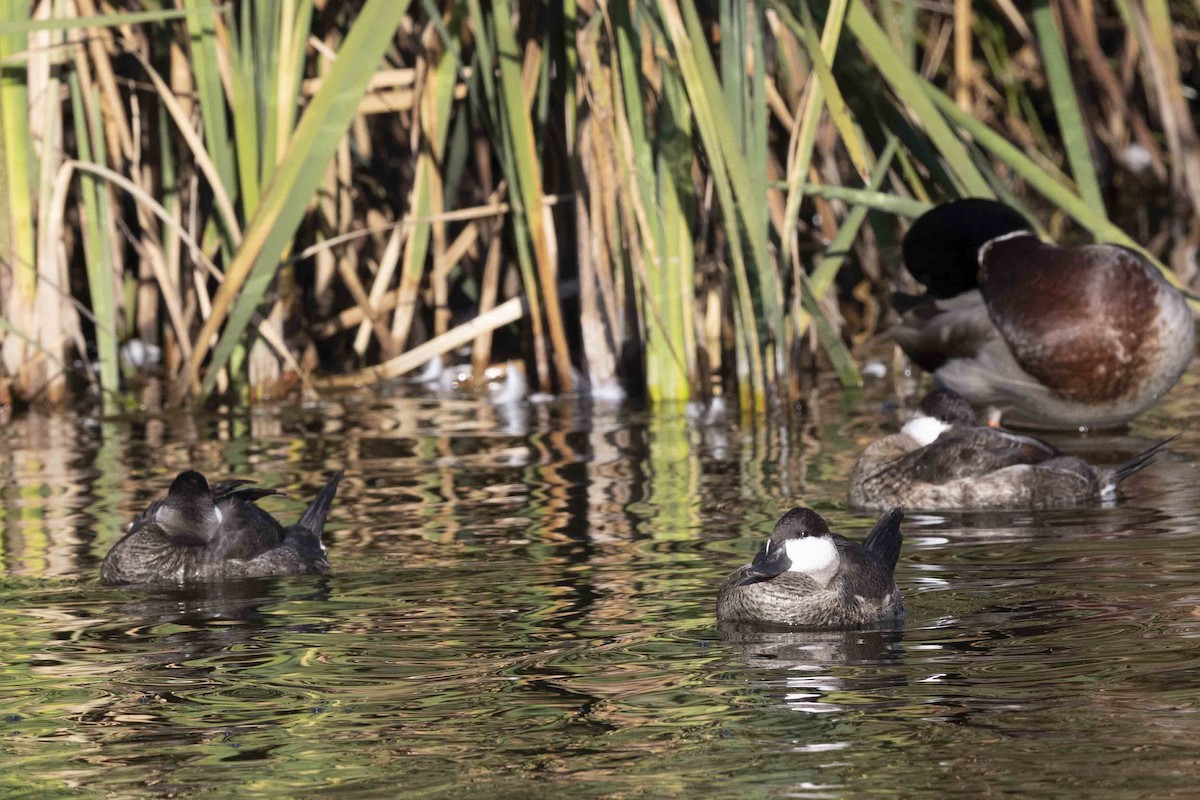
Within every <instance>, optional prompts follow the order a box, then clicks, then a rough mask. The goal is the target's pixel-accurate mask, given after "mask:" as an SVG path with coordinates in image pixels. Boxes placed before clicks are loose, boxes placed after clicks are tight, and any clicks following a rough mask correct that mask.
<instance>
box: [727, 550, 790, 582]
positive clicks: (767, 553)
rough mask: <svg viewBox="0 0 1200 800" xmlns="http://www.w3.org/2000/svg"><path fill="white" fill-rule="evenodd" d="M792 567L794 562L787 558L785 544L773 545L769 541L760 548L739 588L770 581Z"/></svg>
mask: <svg viewBox="0 0 1200 800" xmlns="http://www.w3.org/2000/svg"><path fill="white" fill-rule="evenodd" d="M791 566H792V561H791V559H789V558H788V557H787V550H786V549H785V548H784V546H783V543H782V542H778V543H772V542H771V540H770V539H767V543H766V544H764V545H763V546H762V547H761V548H759V550H758V553H757V554H756V555H755V556H754V560H753V561H751V562H750V566H749V567H747V568H746V577H744V578H743V579H742V580H741V582H740V583H738V586H748V585H750V584H752V583H758V582H759V581H769V580H771V578H774V577H775V576H776V575H779V574H780V573H782V572H787V571H788V569H789V568H790V567H791Z"/></svg>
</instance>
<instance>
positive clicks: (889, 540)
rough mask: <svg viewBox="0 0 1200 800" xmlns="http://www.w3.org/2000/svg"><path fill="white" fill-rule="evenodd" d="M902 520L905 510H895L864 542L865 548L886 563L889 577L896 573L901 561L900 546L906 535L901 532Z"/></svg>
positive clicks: (885, 515)
mask: <svg viewBox="0 0 1200 800" xmlns="http://www.w3.org/2000/svg"><path fill="white" fill-rule="evenodd" d="M902 519H904V509H903V508H893V509H892V510H891V511H888V512H886V513H885V514H884V515H883V516H882V517H880V518H879V521H878V522H876V523H875V527H874V528H872V529H871V532H870V533H868V534H867V538H866V539H865V540H864V541H863V547H864V548H865V549H866V550H867V551H868V552H870V553H872V554H874V555H875V556H876V557H877V558H878V559H879V560H880V561H882V562H883V563H884V565H885V566H886V567H887V570H888V574H889V575H890V574H891V573H893V572H895V571H896V562H897V561H899V560H900V545H901V544H903V543H904V535H903V534H902V533H901V532H900V520H902Z"/></svg>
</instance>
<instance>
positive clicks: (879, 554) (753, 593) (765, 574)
mask: <svg viewBox="0 0 1200 800" xmlns="http://www.w3.org/2000/svg"><path fill="white" fill-rule="evenodd" d="M903 517H904V512H903V511H902V510H901V509H899V508H895V509H892V510H891V511H889V512H888V513H886V514H884V515H883V516H882V517H880V519H879V521H878V522H877V523H876V524H875V527H874V528H873V529H872V530H871V532H870V534H868V535H867V538H866V539H865V540H864V541H863V543H862V544H859V543H858V542H853V541H850V540H849V539H847V538H845V537H844V536H839V535H838V534H836V533H832V532H831V531H830V530H829V526H828V525H827V524H825V520H823V519H822V518H821V515H820V514H818V513H817V512H815V511H813V510H811V509H808V508H793V509H792V510H791V511H789V512H787V513H786V514H784V515H783V516H782V517H781V518H780V519H779V522H777V523H775V530H774V531H773V532H772V533H771V537H770V538H769V539H767V542H766V544H764V545H763V546H762V548H761V549H760V550H759V551H758V554H757V555H755V557H754V561H752V562H751V563H749V564H747V565H746V566H744V567H741V568H739V569H736V570H734V572H733V573H732V574H731V575H730V576H729V577H728V578H726V579H725V582H724V583H723V584H721V588H720V590H719V591H718V593H717V620H718V621H719V622H730V623H752V624H765V625H786V626H790V627H795V628H806V629H809V630H822V629H823V630H830V629H846V628H861V627H864V626H867V625H873V624H875V623H879V622H884V621H887V620H894V619H897V618H899V617H901V616H902V615H903V614H904V603H903V600H902V598H901V596H900V590H899V589H898V588H897V587H896V582H895V580H894V579H893V577H892V573H893V572H894V571H895V569H896V561H897V559H898V558H899V557H900V545H901V543H902V542H903V540H904V537H903V536H902V535H901V533H900V520H901V519H902V518H903Z"/></svg>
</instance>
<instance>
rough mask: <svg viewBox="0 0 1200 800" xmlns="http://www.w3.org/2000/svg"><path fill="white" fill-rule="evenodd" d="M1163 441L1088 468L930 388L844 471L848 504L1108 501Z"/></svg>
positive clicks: (1022, 505) (941, 506)
mask: <svg viewBox="0 0 1200 800" xmlns="http://www.w3.org/2000/svg"><path fill="white" fill-rule="evenodd" d="M1169 441H1170V440H1167V441H1166V442H1160V443H1159V444H1157V445H1155V446H1154V447H1151V448H1150V449H1148V450H1146V451H1144V452H1142V453H1140V454H1138V455H1137V456H1134V457H1133V458H1132V459H1130V460H1129V461H1127V462H1126V463H1124V464H1121V465H1120V466H1118V467H1094V466H1092V465H1091V464H1088V463H1087V462H1086V461H1084V460H1083V459H1081V458H1076V457H1075V456H1067V455H1063V454H1062V453H1061V452H1060V451H1059V450H1058V449H1057V448H1056V447H1054V446H1053V445H1051V444H1049V443H1048V442H1044V441H1042V440H1041V439H1037V438H1035V437H1032V436H1023V435H1021V434H1017V433H1013V432H1012V431H1008V430H1005V429H1004V428H991V427H986V426H981V425H978V424H976V422H975V414H974V412H973V411H972V410H971V406H970V405H969V404H968V403H967V401H966V400H965V399H963V398H962V397H960V396H959V395H958V394H956V393H955V392H953V391H951V390H949V389H937V390H935V391H933V392H930V393H929V394H928V395H927V396H926V397H925V399H924V400H922V401H921V405H920V407H919V408H918V410H917V413H916V414H915V415H914V416H913V418H912V419H911V420H909V421H908V422H907V423H906V424H905V425H904V427H903V428H901V430H900V432H899V433H895V434H892V435H891V436H885V437H884V438H882V439H880V440H879V441H876V442H872V443H871V444H870V445H869V446H868V447H867V449H866V450H864V451H863V454H862V455H861V456H859V459H858V463H856V464H855V465H854V471H853V472H852V473H851V475H850V503H851V504H852V505H854V506H856V507H858V508H870V509H883V508H890V507H892V506H896V505H902V506H904V507H906V508H919V509H925V510H930V511H938V510H967V509H1002V508H1010V509H1044V508H1064V507H1071V506H1081V505H1088V504H1094V503H1098V502H1100V501H1102V500H1112V499H1115V498H1116V496H1117V487H1118V486H1119V485H1120V483H1121V481H1123V480H1125V479H1126V478H1128V477H1129V476H1130V475H1132V474H1133V473H1135V472H1137V471H1138V470H1140V469H1141V468H1142V467H1144V466H1146V464H1148V463H1149V461H1150V459H1151V458H1152V457H1153V456H1154V455H1155V454H1156V453H1158V452H1159V450H1161V449H1162V448H1163V447H1164V446H1166V444H1167V443H1168V442H1169Z"/></svg>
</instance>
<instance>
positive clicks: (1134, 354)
mask: <svg viewBox="0 0 1200 800" xmlns="http://www.w3.org/2000/svg"><path fill="white" fill-rule="evenodd" d="M904 263H905V266H906V267H907V268H908V271H909V272H910V273H911V274H912V276H913V277H914V278H916V279H917V280H918V281H919V282H920V283H922V284H923V285H924V286H925V287H926V290H925V293H924V294H922V295H920V296H910V295H903V294H897V295H895V296H894V297H893V305H894V306H895V308H896V311H897V312H898V313H900V314H901V321H900V323H899V324H898V325H895V326H894V327H892V329H891V335H892V338H893V339H894V340H895V341H896V344H898V345H900V347H901V349H903V350H904V352H905V353H907V354H908V355H909V357H911V358H912V359H913V361H915V362H916V363H917V364H918V365H919V366H920V367H921V368H922V369H925V370H927V371H929V372H932V373H934V375H936V376H937V379H938V382H939V383H941V384H942V385H944V386H947V387H949V388H951V389H953V390H955V391H956V392H958V393H959V394H961V395H962V396H964V397H965V398H966V399H967V400H968V401H969V402H970V403H971V404H972V405H973V406H975V407H977V408H981V407H984V406H988V407H991V408H994V409H995V410H997V411H999V412H1000V413H1001V414H1002V415H1003V418H1004V420H1005V421H1006V422H1008V423H1010V424H1015V425H1019V426H1028V427H1041V428H1070V429H1078V428H1080V427H1087V428H1105V427H1115V426H1119V425H1122V424H1124V423H1125V422H1127V421H1128V420H1129V419H1130V418H1132V417H1134V416H1135V415H1137V414H1140V413H1141V412H1142V411H1145V410H1146V409H1147V408H1149V407H1150V406H1151V405H1153V404H1154V403H1155V402H1157V401H1158V399H1159V398H1160V397H1162V396H1163V395H1164V394H1165V393H1166V392H1167V390H1169V389H1170V388H1171V387H1172V386H1174V385H1175V382H1176V381H1178V380H1179V376H1180V375H1182V374H1183V371H1184V369H1185V368H1186V367H1187V365H1188V362H1189V361H1191V358H1192V354H1193V352H1194V350H1195V348H1196V338H1195V323H1194V322H1193V320H1192V313H1191V310H1190V309H1189V308H1188V305H1187V300H1186V298H1185V297H1184V295H1183V293H1181V292H1180V291H1179V290H1178V289H1176V288H1175V287H1173V286H1172V285H1171V284H1170V283H1168V282H1167V280H1166V278H1164V277H1163V275H1162V273H1160V272H1159V271H1158V270H1157V269H1155V267H1154V265H1152V264H1151V263H1150V262H1149V261H1147V260H1146V259H1145V258H1144V257H1143V256H1142V255H1141V254H1140V253H1137V252H1135V251H1133V250H1129V249H1127V248H1124V247H1118V246H1116V245H1111V244H1092V245H1081V246H1074V247H1061V246H1058V245H1055V244H1050V243H1047V242H1043V241H1041V240H1040V239H1038V237H1037V235H1036V234H1035V233H1034V231H1033V226H1032V225H1031V224H1030V223H1029V221H1028V220H1027V219H1025V217H1024V216H1022V215H1021V214H1020V213H1018V212H1017V211H1016V210H1014V209H1012V208H1009V207H1008V206H1006V205H1004V204H1003V203H997V202H995V201H994V200H983V199H975V198H972V199H967V200H958V201H956V202H953V203H945V204H943V205H940V206H938V207H936V208H934V209H933V210H931V211H929V212H927V213H926V214H924V215H922V216H921V217H920V218H918V219H917V220H916V221H915V222H914V223H913V225H912V227H911V228H910V229H909V231H908V233H907V234H906V235H905V237H904Z"/></svg>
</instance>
